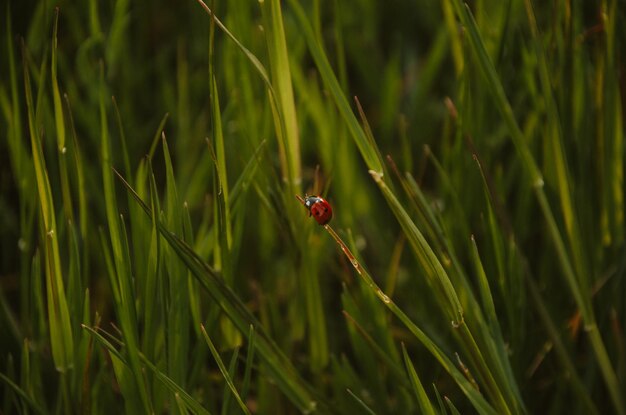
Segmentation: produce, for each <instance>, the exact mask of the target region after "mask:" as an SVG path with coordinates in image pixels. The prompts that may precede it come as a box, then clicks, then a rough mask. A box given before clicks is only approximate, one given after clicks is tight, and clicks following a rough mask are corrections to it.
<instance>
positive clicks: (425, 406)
mask: <svg viewBox="0 0 626 415" xmlns="http://www.w3.org/2000/svg"><path fill="white" fill-rule="evenodd" d="M402 355H403V356H404V364H405V365H406V370H407V372H408V374H409V379H410V380H411V385H413V393H415V399H416V400H417V404H418V405H419V408H420V413H422V414H424V415H435V414H436V412H435V408H433V405H432V403H431V402H430V399H428V395H426V391H425V390H424V386H422V382H421V381H420V379H419V377H418V376H417V372H416V371H415V367H413V362H411V359H410V358H409V354H408V353H407V351H406V347H404V343H402Z"/></svg>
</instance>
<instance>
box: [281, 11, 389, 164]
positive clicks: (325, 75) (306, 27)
mask: <svg viewBox="0 0 626 415" xmlns="http://www.w3.org/2000/svg"><path fill="white" fill-rule="evenodd" d="M289 5H290V6H291V8H292V9H293V11H294V13H295V17H296V20H297V21H298V25H299V27H300V29H301V30H302V34H303V35H304V37H305V39H306V41H307V44H308V46H309V51H310V52H311V55H312V56H313V59H314V60H315V64H316V65H317V68H318V70H319V72H320V75H321V76H322V79H323V81H324V84H325V85H326V88H328V90H329V91H330V93H331V95H332V97H333V99H334V100H335V105H337V109H338V110H339V112H340V113H341V116H342V117H343V119H344V122H345V123H346V124H347V126H348V129H349V130H350V133H351V134H352V138H353V139H354V142H355V143H356V145H357V147H358V148H359V151H360V152H361V155H362V156H363V159H364V160H365V163H366V164H367V167H368V168H369V169H370V170H374V171H375V172H377V173H382V172H383V162H382V160H381V159H380V157H379V154H378V153H377V151H376V150H375V148H374V147H373V146H372V145H371V143H370V141H369V140H368V138H367V135H366V134H365V132H364V131H363V128H362V127H361V125H360V124H359V121H358V120H357V118H356V116H355V115H354V113H353V111H352V109H351V108H350V104H349V103H348V100H347V99H346V97H345V95H344V93H343V90H342V89H341V85H340V84H339V82H338V81H337V78H336V76H335V74H334V72H333V69H332V67H331V66H330V62H328V58H327V57H326V53H324V50H323V49H322V46H321V45H320V44H318V43H317V38H316V36H315V32H314V31H313V28H312V27H311V23H310V22H309V20H308V19H307V17H306V14H305V12H304V10H303V9H302V6H300V4H298V2H296V1H295V0H289Z"/></svg>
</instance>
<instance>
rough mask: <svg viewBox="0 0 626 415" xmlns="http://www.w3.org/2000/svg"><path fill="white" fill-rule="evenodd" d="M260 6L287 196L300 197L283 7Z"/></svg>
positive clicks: (274, 3)
mask: <svg viewBox="0 0 626 415" xmlns="http://www.w3.org/2000/svg"><path fill="white" fill-rule="evenodd" d="M259 3H260V6H261V11H262V15H263V21H264V25H263V27H264V28H265V30H266V33H267V35H266V39H267V49H268V52H269V62H270V69H271V73H272V81H273V82H272V83H273V85H274V86H275V92H276V96H275V98H276V106H277V108H278V112H279V114H281V117H280V123H281V126H280V129H281V130H282V131H284V136H283V138H284V144H283V145H282V146H281V147H280V148H284V151H285V154H284V155H282V157H281V158H282V159H284V160H285V162H286V166H285V167H284V168H283V173H286V178H287V182H288V183H289V184H290V187H289V191H288V193H290V194H294V193H300V191H299V189H300V182H301V181H302V177H301V176H302V172H301V170H302V167H301V161H300V138H299V133H298V119H297V117H296V106H295V102H294V97H293V86H292V82H291V70H290V69H289V53H288V51H287V41H286V39H285V29H284V27H283V16H282V10H281V5H280V1H279V0H267V1H261V2H259ZM277 129H278V128H277Z"/></svg>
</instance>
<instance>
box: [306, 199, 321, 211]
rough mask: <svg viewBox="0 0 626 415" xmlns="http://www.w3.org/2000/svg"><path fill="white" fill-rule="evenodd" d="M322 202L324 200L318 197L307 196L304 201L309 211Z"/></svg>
mask: <svg viewBox="0 0 626 415" xmlns="http://www.w3.org/2000/svg"><path fill="white" fill-rule="evenodd" d="M322 200H323V199H322V198H321V197H318V196H307V197H306V198H305V199H304V206H306V208H307V209H309V210H311V206H313V205H314V204H316V203H317V202H321V201H322Z"/></svg>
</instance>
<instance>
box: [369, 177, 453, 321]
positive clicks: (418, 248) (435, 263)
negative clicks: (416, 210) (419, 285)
mask: <svg viewBox="0 0 626 415" xmlns="http://www.w3.org/2000/svg"><path fill="white" fill-rule="evenodd" d="M370 174H371V175H372V177H373V178H374V180H375V181H376V184H378V186H379V188H380V189H381V191H382V193H383V195H384V196H385V198H386V199H387V203H388V204H389V206H390V207H391V210H392V212H393V213H394V215H396V218H397V219H398V222H399V223H400V226H402V229H403V230H404V233H405V235H406V237H407V240H408V241H409V244H410V245H411V247H412V248H413V252H414V253H415V254H416V255H417V257H418V259H419V261H420V262H421V264H422V266H423V267H424V269H425V271H426V273H427V275H428V276H429V277H430V278H431V279H432V281H433V283H434V284H435V287H437V288H438V289H439V290H440V292H441V293H443V295H444V296H445V299H446V300H445V301H446V302H445V306H444V310H445V311H446V313H447V315H448V316H449V318H450V319H451V320H452V322H453V324H461V323H462V322H463V307H462V306H461V302H460V301H459V298H458V297H457V294H456V291H455V289H454V287H453V286H452V283H451V282H450V278H449V277H448V274H447V273H446V271H445V269H444V268H443V266H442V265H441V262H440V261H439V259H438V258H437V256H436V255H435V253H434V252H433V250H432V248H431V247H430V245H429V244H428V242H427V241H426V239H425V238H424V236H423V235H422V233H421V232H420V230H419V229H417V227H416V226H415V223H414V222H413V221H412V220H411V218H410V217H409V215H408V213H407V212H406V211H405V210H404V207H403V206H402V204H401V203H400V202H399V201H398V199H397V198H396V196H395V195H394V194H393V193H392V191H391V189H389V187H388V186H387V185H386V183H385V182H384V181H383V179H382V177H381V176H380V175H379V174H378V173H376V172H374V171H370Z"/></svg>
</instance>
